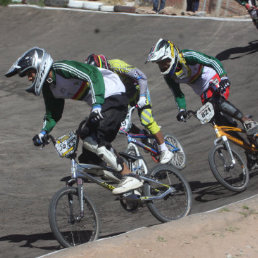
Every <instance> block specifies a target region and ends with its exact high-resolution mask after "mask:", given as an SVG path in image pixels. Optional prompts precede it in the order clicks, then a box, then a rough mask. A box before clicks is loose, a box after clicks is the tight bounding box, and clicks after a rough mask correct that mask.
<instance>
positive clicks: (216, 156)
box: [208, 144, 249, 192]
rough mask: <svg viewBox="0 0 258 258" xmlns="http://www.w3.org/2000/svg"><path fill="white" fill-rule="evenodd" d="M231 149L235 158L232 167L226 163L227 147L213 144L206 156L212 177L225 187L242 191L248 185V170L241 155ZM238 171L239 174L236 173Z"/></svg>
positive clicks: (234, 190) (227, 156)
mask: <svg viewBox="0 0 258 258" xmlns="http://www.w3.org/2000/svg"><path fill="white" fill-rule="evenodd" d="M231 151H232V154H233V156H234V158H235V160H236V164H235V165H234V167H232V168H230V166H229V165H227V163H226V162H227V158H230V156H229V153H228V151H227V149H226V148H225V147H224V145H221V144H220V145H215V146H214V147H213V148H212V149H211V151H210V153H209V157H208V159H209V165H210V169H211V171H212V173H213V175H214V177H215V178H216V179H217V180H218V182H219V183H221V184H222V185H223V186H224V187H225V188H227V189H228V190H230V191H233V192H242V191H244V190H245V189H246V187H247V185H248V182H249V171H248V169H247V167H246V165H245V162H244V161H243V159H242V157H241V156H240V155H239V154H238V153H237V152H236V151H235V150H233V149H231ZM230 162H231V158H230ZM238 171H239V174H237V172H238ZM224 174H225V175H224Z"/></svg>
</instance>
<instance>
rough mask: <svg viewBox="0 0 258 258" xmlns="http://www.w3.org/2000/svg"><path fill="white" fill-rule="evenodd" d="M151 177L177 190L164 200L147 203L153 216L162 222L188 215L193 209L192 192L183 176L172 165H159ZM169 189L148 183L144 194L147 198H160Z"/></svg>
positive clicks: (152, 171) (151, 173)
mask: <svg viewBox="0 0 258 258" xmlns="http://www.w3.org/2000/svg"><path fill="white" fill-rule="evenodd" d="M149 175H150V177H151V178H153V179H156V180H158V181H159V182H161V183H163V184H166V185H169V186H170V187H172V188H173V189H174V190H175V191H174V192H173V193H170V194H169V195H167V196H165V197H164V198H163V199H159V200H152V201H147V203H146V205H147V207H148V208H149V210H150V212H151V213H152V215H153V216H154V217H156V218H157V219H158V220H159V221H161V222H168V221H171V220H177V219H180V218H182V217H185V216H186V215H188V214H189V212H190V210H191V207H192V191H191V188H190V186H189V184H188V182H187V181H186V179H185V178H184V177H183V175H182V174H181V173H180V172H179V171H178V170H177V169H176V168H174V167H173V166H171V165H158V166H156V167H154V168H153V169H152V170H151V171H150V174H149ZM167 189H168V188H167V187H165V186H163V185H159V184H157V183H149V182H146V183H145V184H144V187H143V193H144V195H145V196H158V195H160V194H162V193H164V192H165V191H166V190H167Z"/></svg>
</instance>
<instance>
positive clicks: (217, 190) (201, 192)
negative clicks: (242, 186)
mask: <svg viewBox="0 0 258 258" xmlns="http://www.w3.org/2000/svg"><path fill="white" fill-rule="evenodd" d="M189 184H190V187H191V189H192V191H193V193H194V196H195V197H194V199H195V200H196V201H197V202H202V203H205V202H210V201H215V200H219V199H222V198H226V197H229V196H234V195H236V194H239V193H235V192H231V191H229V190H227V189H226V188H224V187H223V186H222V185H221V184H220V183H218V182H205V183H201V182H200V181H193V182H190V183H189Z"/></svg>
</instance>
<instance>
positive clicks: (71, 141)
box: [55, 132, 77, 157]
mask: <svg viewBox="0 0 258 258" xmlns="http://www.w3.org/2000/svg"><path fill="white" fill-rule="evenodd" d="M76 140H77V137H76V135H75V133H74V132H70V133H69V135H63V136H61V137H59V138H58V139H57V141H56V144H55V148H56V151H57V153H58V154H59V156H60V157H68V156H69V155H71V154H72V153H74V151H75V146H76Z"/></svg>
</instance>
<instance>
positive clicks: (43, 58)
mask: <svg viewBox="0 0 258 258" xmlns="http://www.w3.org/2000/svg"><path fill="white" fill-rule="evenodd" d="M52 64H53V59H52V58H51V56H50V54H48V53H47V52H46V51H45V49H43V48H39V47H33V48H31V49H29V50H28V51H26V52H25V53H24V54H23V55H22V56H21V57H19V58H18V59H17V60H16V61H15V63H14V64H13V65H12V66H11V68H10V69H9V70H8V72H7V73H6V74H5V76H6V77H11V76H13V75H15V74H17V73H18V74H19V76H20V77H24V76H25V75H26V72H27V71H28V70H33V71H34V72H35V73H36V77H35V80H34V81H33V83H32V84H31V85H30V86H29V87H28V88H27V89H26V91H27V92H31V93H34V94H35V95H37V96H39V95H40V92H41V89H42V87H43V84H44V82H45V80H46V79H47V76H48V74H49V71H50V68H51V66H52Z"/></svg>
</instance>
